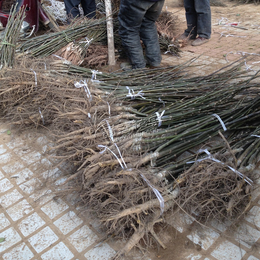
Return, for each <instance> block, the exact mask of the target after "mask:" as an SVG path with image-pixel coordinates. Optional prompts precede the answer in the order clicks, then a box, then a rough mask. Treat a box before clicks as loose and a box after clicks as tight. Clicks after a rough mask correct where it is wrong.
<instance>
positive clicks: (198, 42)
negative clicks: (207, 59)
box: [191, 37, 209, 46]
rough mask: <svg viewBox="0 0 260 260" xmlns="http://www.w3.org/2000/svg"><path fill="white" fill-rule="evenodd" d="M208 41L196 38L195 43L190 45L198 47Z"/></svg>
mask: <svg viewBox="0 0 260 260" xmlns="http://www.w3.org/2000/svg"><path fill="white" fill-rule="evenodd" d="M208 41H209V39H206V38H203V37H198V38H197V39H196V40H195V41H193V42H192V43H191V45H192V46H200V45H202V44H204V43H206V42H208Z"/></svg>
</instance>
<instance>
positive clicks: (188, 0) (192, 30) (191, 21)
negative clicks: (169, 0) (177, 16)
mask: <svg viewBox="0 0 260 260" xmlns="http://www.w3.org/2000/svg"><path fill="white" fill-rule="evenodd" d="M194 1H195V0H184V8H185V15H186V21H187V29H186V30H185V32H184V34H185V35H186V36H189V37H190V38H191V39H195V38H196V36H197V14H196V11H195V3H194Z"/></svg>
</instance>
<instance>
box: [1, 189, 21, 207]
mask: <svg viewBox="0 0 260 260" xmlns="http://www.w3.org/2000/svg"><path fill="white" fill-rule="evenodd" d="M21 198H23V195H21V194H20V193H19V192H18V190H13V191H11V192H8V193H6V194H5V195H3V196H2V197H0V205H1V206H2V207H3V208H7V207H9V206H11V205H13V204H14V203H15V202H17V201H18V200H20V199H21Z"/></svg>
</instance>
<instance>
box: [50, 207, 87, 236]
mask: <svg viewBox="0 0 260 260" xmlns="http://www.w3.org/2000/svg"><path fill="white" fill-rule="evenodd" d="M82 222H83V220H82V219H81V218H79V217H78V216H77V215H76V214H75V213H74V212H73V211H69V212H68V213H66V214H64V215H63V216H62V217H61V218H59V219H58V220H56V221H55V222H54V223H53V224H54V225H55V226H56V227H58V228H59V230H60V231H61V232H62V233H63V234H64V235H66V234H68V233H69V232H71V231H72V230H73V229H75V228H76V227H78V226H79V225H80V224H81V223H82Z"/></svg>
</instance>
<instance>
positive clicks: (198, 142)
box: [0, 60, 260, 259]
mask: <svg viewBox="0 0 260 260" xmlns="http://www.w3.org/2000/svg"><path fill="white" fill-rule="evenodd" d="M30 62H31V63H30V64H28V61H22V62H21V63H20V64H19V69H17V68H16V69H12V70H11V69H5V71H4V72H2V73H1V74H0V78H1V82H3V83H4V84H2V86H1V89H0V107H1V112H2V117H5V118H7V119H8V120H11V121H12V122H13V123H14V124H17V125H19V126H20V127H21V128H25V127H28V126H36V127H40V126H43V127H48V129H50V130H51V132H52V133H53V138H54V139H55V140H56V143H57V145H56V146H55V147H52V149H53V150H55V151H56V153H57V155H56V158H57V159H61V160H64V161H69V162H71V163H72V164H73V165H75V166H76V167H77V170H76V171H74V172H72V174H71V176H70V177H69V178H68V179H67V181H66V182H65V183H63V184H62V185H63V186H65V185H67V188H68V189H69V190H70V192H71V191H72V190H73V189H74V190H75V191H78V190H79V187H78V186H77V187H76V186H75V185H81V189H80V190H81V191H80V194H79V195H80V197H81V199H82V201H83V203H84V204H85V205H87V206H89V208H90V209H91V210H92V212H93V214H95V215H96V217H98V218H99V219H100V221H101V222H102V223H103V224H104V227H106V229H107V232H108V234H113V235H116V236H118V237H125V238H127V239H129V240H128V243H127V244H126V246H125V247H124V248H122V250H120V251H119V252H118V253H117V255H116V258H118V259H120V258H121V256H122V255H124V254H126V253H128V252H129V251H130V250H131V249H132V248H133V247H134V246H135V245H137V244H138V242H139V241H140V240H142V239H145V238H147V236H148V235H149V236H151V237H152V238H154V240H155V241H157V242H158V243H159V244H160V245H161V246H163V247H165V245H164V244H163V243H162V241H161V240H160V239H159V238H158V236H157V235H156V233H155V231H154V225H155V224H156V223H158V222H161V221H162V220H163V219H162V218H161V216H162V214H164V213H165V212H167V211H168V210H169V209H171V208H174V207H176V206H177V205H179V206H181V207H182V208H183V209H184V210H185V211H186V212H188V213H189V214H191V215H192V216H194V217H196V216H198V219H199V220H201V219H204V220H205V219H207V218H211V217H213V215H214V217H216V218H220V219H223V218H230V217H232V218H237V217H238V216H240V215H241V214H242V213H243V212H244V211H245V209H246V208H248V205H249V203H250V191H251V187H252V186H253V183H252V181H251V179H249V177H250V176H249V173H248V171H247V170H246V169H247V168H246V167H248V165H251V168H252V169H253V168H254V165H256V164H257V162H258V161H259V151H258V150H259V149H257V148H256V147H258V146H259V145H260V139H259V138H257V137H256V136H259V133H260V129H259V124H258V122H259V120H260V118H259V117H260V111H259V107H260V98H259V91H258V89H259V88H255V89H256V93H254V95H253V96H252V95H251V96H252V97H251V99H250V100H249V99H247V98H246V97H247V94H248V90H249V89H251V88H253V87H256V86H258V85H257V83H255V81H252V80H254V79H255V78H256V77H257V76H254V77H251V78H250V79H243V75H240V74H241V71H239V70H238V67H239V65H238V67H232V68H230V69H229V70H225V71H224V72H222V71H220V72H218V73H215V74H212V75H209V76H207V77H195V78H189V79H187V78H185V77H183V76H182V73H183V69H184V68H185V66H187V65H183V66H182V67H181V68H178V67H168V68H158V69H154V70H136V71H134V72H124V73H118V74H106V73H102V74H100V73H99V72H98V71H93V70H90V69H86V68H82V67H78V66H75V65H70V64H67V63H64V62H62V61H61V60H52V61H47V60H32V61H30ZM28 68H30V69H28ZM239 75H240V76H239ZM232 78H237V79H240V81H238V80H237V81H236V83H233V84H231V83H230V79H232ZM79 79H80V80H79ZM144 82H145V84H144ZM251 94H252V93H251ZM238 97H240V98H239V99H238ZM212 114H218V116H219V117H220V118H221V119H222V120H223V121H224V124H225V126H226V127H227V131H225V134H226V138H227V141H223V138H222V139H221V140H222V141H218V142H217V143H214V142H213V141H212V138H213V137H214V136H218V135H219V131H223V130H222V125H221V123H220V121H219V120H218V119H217V118H216V117H215V116H213V115H212ZM248 125H250V128H249V127H248ZM209 144H210V145H209ZM227 144H228V145H227ZM205 145H208V147H207V149H208V150H207V151H208V153H210V155H208V154H205V152H199V153H198V149H199V148H200V147H202V146H205ZM234 150H237V151H238V152H237V153H236V154H235V159H234V160H233V161H232V162H228V161H225V160H223V159H222V158H223V156H226V158H229V157H230V156H229V155H228V152H229V153H230V151H234ZM184 153H185V154H186V155H185V156H184ZM215 155H216V156H217V157H215ZM232 158H233V157H232ZM213 159H218V160H219V161H218V162H216V160H215V161H214V160H213ZM212 160H213V161H214V162H215V163H217V164H212ZM191 161H194V162H193V163H191V164H190V163H189V162H191ZM200 161H202V163H201V164H198V165H197V164H196V163H197V162H200ZM192 164H194V166H193V168H192V169H191V170H190V171H189V170H188V169H189V168H190V166H191V165H192ZM230 167H232V169H233V170H231V169H230ZM241 169H245V170H244V171H243V173H242V172H241V171H242V170H241ZM186 170H188V171H186ZM215 171H216V172H215ZM185 172H186V173H185ZM204 181H205V183H207V184H208V186H206V185H202V186H203V187H201V183H202V182H204ZM218 185H219V186H220V187H221V190H218V189H216V187H217V186H218ZM207 187H211V193H210V194H209V193H208V189H207ZM238 187H239V188H238ZM220 191H221V192H222V193H221V194H220V193H219V192H220ZM190 192H192V194H193V196H190ZM213 194H214V195H213ZM223 194H224V195H223ZM205 200H206V201H207V202H208V203H207V202H205ZM195 204H196V207H197V208H194V205H195ZM214 206H217V207H218V212H213V213H212V207H214ZM209 210H210V212H209ZM194 213H196V214H197V215H196V214H194ZM217 213H219V214H217ZM231 213H232V214H231ZM212 214H213V215H212Z"/></svg>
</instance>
